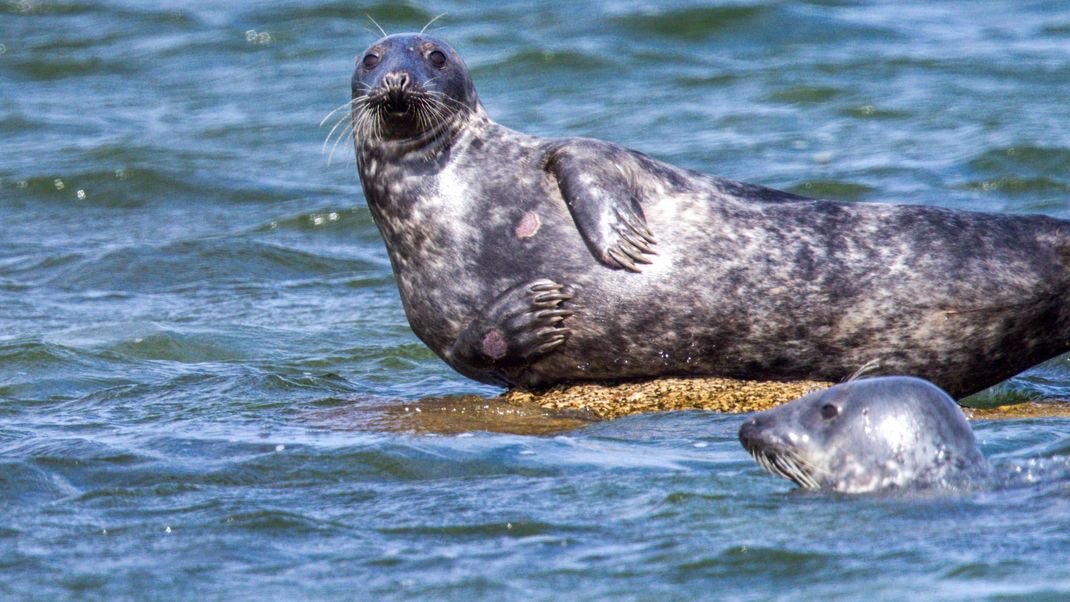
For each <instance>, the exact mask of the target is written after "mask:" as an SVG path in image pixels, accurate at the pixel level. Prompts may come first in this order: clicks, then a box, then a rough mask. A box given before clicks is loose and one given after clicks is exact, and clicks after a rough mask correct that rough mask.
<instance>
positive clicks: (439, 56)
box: [427, 50, 446, 67]
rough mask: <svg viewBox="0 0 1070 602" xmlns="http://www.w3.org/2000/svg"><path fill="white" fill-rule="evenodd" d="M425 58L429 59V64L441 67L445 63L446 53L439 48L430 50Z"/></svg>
mask: <svg viewBox="0 0 1070 602" xmlns="http://www.w3.org/2000/svg"><path fill="white" fill-rule="evenodd" d="M427 60H429V61H431V64H432V65H434V66H436V67H442V66H444V65H445V64H446V55H445V54H443V53H442V51H441V50H432V51H431V52H430V54H428V55H427Z"/></svg>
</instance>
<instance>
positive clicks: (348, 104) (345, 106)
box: [320, 98, 358, 127]
mask: <svg viewBox="0 0 1070 602" xmlns="http://www.w3.org/2000/svg"><path fill="white" fill-rule="evenodd" d="M357 101H358V99H357V98H351V99H349V100H347V101H345V102H343V103H342V104H340V105H338V106H337V107H335V108H334V109H332V110H331V112H330V113H327V114H326V115H324V116H323V119H320V127H323V124H325V123H327V120H328V119H330V118H331V115H334V114H335V113H337V112H338V111H341V110H342V109H350V110H352V109H353V105H354V104H355V103H356V102H357Z"/></svg>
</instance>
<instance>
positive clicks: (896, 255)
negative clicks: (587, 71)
mask: <svg viewBox="0 0 1070 602" xmlns="http://www.w3.org/2000/svg"><path fill="white" fill-rule="evenodd" d="M352 94H353V95H352V112H351V115H352V123H351V125H352V126H353V129H354V141H355V142H354V145H355V150H356V156H357V166H358V171H359V174H360V181H361V184H362V186H363V190H364V196H365V198H366V200H367V203H368V207H369V208H370V210H371V213H372V216H373V217H374V220H375V223H376V225H377V226H378V228H379V230H380V232H381V233H382V236H383V239H384V240H385V242H386V247H387V250H388V253H389V256H390V261H391V264H392V267H393V270H394V273H395V276H396V279H397V285H398V288H399V289H400V292H401V299H402V302H403V304H404V308H405V313H406V315H407V317H408V320H409V323H410V324H411V326H412V329H413V331H414V332H415V333H416V335H417V336H419V337H420V339H421V340H423V341H424V342H425V343H426V344H427V345H428V346H429V347H430V348H431V349H432V350H434V351H435V353H437V354H438V355H439V356H440V357H441V358H442V359H443V360H445V361H446V362H447V363H448V364H449V365H450V366H452V367H454V368H455V369H457V370H458V371H460V372H461V373H463V374H465V375H467V376H469V377H471V378H474V379H476V380H479V381H483V382H488V383H495V384H501V385H510V386H522V387H529V388H537V387H543V386H548V385H552V384H557V383H563V382H577V381H605V380H623V379H631V378H646V377H656V376H668V375H675V376H686V375H710V376H722V377H733V378H742V379H767V380H768V379H813V380H831V381H839V380H842V379H843V377H844V376H846V375H848V374H850V373H852V372H853V371H854V370H855V369H856V368H858V367H859V366H861V365H863V364H865V363H867V362H869V361H871V360H874V359H879V360H880V362H881V369H882V370H883V371H887V373H905V374H916V375H919V376H921V377H924V378H927V379H930V380H932V381H934V382H935V383H937V384H938V385H939V386H941V387H943V388H945V389H946V390H947V391H949V392H950V393H951V394H952V395H954V396H956V397H959V396H964V395H966V394H969V393H972V392H975V391H978V390H981V389H983V388H985V387H988V386H989V385H992V384H994V383H997V382H999V381H1001V380H1004V379H1006V378H1008V377H1010V376H1012V375H1014V374H1016V373H1018V372H1020V371H1022V370H1024V369H1025V368H1028V367H1030V366H1032V365H1034V364H1037V363H1039V362H1040V361H1043V360H1046V359H1048V358H1051V357H1053V356H1055V355H1057V354H1059V353H1062V352H1064V351H1067V350H1068V349H1070V304H1067V303H1066V291H1067V286H1068V270H1067V264H1068V262H1070V260H1068V258H1070V252H1068V251H1070V240H1068V239H1070V222H1066V221H1060V220H1057V219H1053V218H1051V217H1045V216H1040V215H1031V216H1010V215H995V214H986V213H974V212H957V211H952V210H948V209H944V208H938V207H929V206H897V205H888V204H876V203H841V202H834V201H825V200H814V199H808V198H804V197H801V196H797V195H794V194H789V193H786V192H781V191H778V190H773V189H769V188H764V187H761V186H755V185H752V184H746V183H741V182H735V181H731V180H726V179H722V178H718V177H713V176H708V175H705V174H701V173H698V172H694V171H689V170H686V169H681V168H679V167H675V166H673V165H669V164H666V163H663V162H661V161H657V160H655V159H652V158H650V157H648V156H647V155H644V154H643V153H641V152H637V151H633V150H629V149H627V148H623V147H621V146H618V145H616V144H611V143H608V142H603V141H599V140H592V139H583V138H538V137H533V136H528V135H525V134H522V133H519V132H516V131H514V130H511V129H508V128H506V127H504V126H502V125H499V124H497V123H495V122H494V121H492V120H491V119H490V117H488V115H487V113H486V111H485V110H484V108H483V106H482V104H481V103H480V100H479V97H478V95H477V93H476V89H475V87H474V85H473V83H472V80H471V77H470V76H469V73H468V70H467V68H466V66H465V63H464V61H463V60H462V59H461V57H460V56H459V55H458V54H457V52H455V51H454V50H453V49H452V48H451V47H450V46H448V45H447V44H446V43H444V42H443V41H441V40H438V39H436V38H434V37H432V36H429V35H421V34H398V35H391V36H387V37H384V38H383V39H380V40H379V41H377V42H375V43H374V44H372V45H371V47H370V48H368V49H367V50H366V51H364V52H363V53H361V54H360V55H359V57H358V59H357V63H356V67H355V70H354V72H353V78H352Z"/></svg>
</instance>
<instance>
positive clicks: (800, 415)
mask: <svg viewBox="0 0 1070 602" xmlns="http://www.w3.org/2000/svg"><path fill="white" fill-rule="evenodd" d="M739 440H740V442H741V443H742V444H743V447H744V448H746V450H747V451H748V452H750V454H751V455H752V456H754V459H755V460H757V461H758V463H759V464H761V465H762V466H763V467H764V468H765V469H766V470H768V471H769V472H771V473H773V474H776V475H779V476H782V477H784V478H786V479H790V480H792V481H794V482H795V483H796V484H798V485H800V486H802V487H805V488H808V489H831V490H834V491H839V492H844V493H866V492H873V491H880V490H887V489H900V488H916V487H929V486H963V485H968V484H969V483H971V482H972V481H974V480H976V479H977V478H979V477H981V476H983V475H985V474H987V472H988V470H989V469H988V462H987V461H986V460H985V459H984V456H982V455H981V452H980V451H979V450H978V449H977V442H976V440H975V439H974V436H973V431H972V430H971V429H970V425H969V423H968V422H966V417H965V416H964V415H963V413H962V410H960V409H959V407H958V405H957V404H956V403H955V402H954V400H952V399H951V397H949V396H948V395H947V393H944V392H943V391H941V390H940V389H939V388H938V387H936V386H935V385H933V384H932V383H930V382H926V381H924V380H921V379H917V378H912V377H907V376H885V377H877V378H863V379H860V380H854V381H851V382H847V383H843V384H839V385H835V386H833V387H830V388H828V389H825V390H824V391H817V392H815V393H811V394H809V395H806V396H804V397H800V398H799V399H796V400H794V401H791V402H788V403H786V404H784V405H782V406H779V407H776V408H773V409H771V410H766V411H764V412H761V413H759V414H757V415H755V416H754V417H752V418H750V419H749V420H747V421H746V422H744V423H743V426H742V427H740V429H739Z"/></svg>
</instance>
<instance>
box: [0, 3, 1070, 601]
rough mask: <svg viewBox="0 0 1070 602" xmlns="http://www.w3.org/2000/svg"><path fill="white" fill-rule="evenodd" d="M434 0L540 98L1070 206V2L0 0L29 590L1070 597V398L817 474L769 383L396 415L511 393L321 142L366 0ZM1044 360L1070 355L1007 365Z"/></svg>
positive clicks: (832, 164) (709, 156)
mask: <svg viewBox="0 0 1070 602" xmlns="http://www.w3.org/2000/svg"><path fill="white" fill-rule="evenodd" d="M441 12H446V13H447V15H446V16H445V17H443V18H442V19H440V20H439V21H438V22H436V24H435V25H434V26H433V31H434V32H435V33H436V34H438V35H439V36H441V37H443V38H445V39H446V40H448V41H450V42H451V43H452V44H453V45H454V46H456V47H457V48H458V50H459V51H460V52H461V53H462V55H463V56H464V57H465V58H466V59H467V61H468V63H469V65H470V66H471V68H472V72H473V76H474V78H475V82H476V85H477V87H478V89H479V91H480V93H481V96H482V98H483V101H484V103H485V105H486V106H487V109H488V111H489V112H490V114H491V115H492V117H494V118H495V119H496V120H497V121H499V122H501V123H504V124H506V125H509V126H512V127H514V128H517V129H521V130H524V131H527V132H530V133H534V134H539V135H571V136H593V137H598V138H603V139H608V140H613V141H616V142H620V143H623V144H626V145H628V146H631V147H634V148H637V149H640V150H642V151H644V152H647V153H649V154H651V155H654V156H656V157H658V158H661V159H664V160H667V161H671V162H674V163H677V164H680V165H684V166H687V167H690V168H694V169H699V170H702V171H706V172H710V173H715V174H718V175H722V176H727V177H732V178H737V179H742V180H747V181H752V182H757V183H761V184H765V185H769V186H774V187H779V188H783V189H787V190H791V191H794V192H798V193H802V194H807V195H812V196H826V197H832V198H839V199H844V200H849V201H859V202H869V201H892V202H906V203H932V204H938V205H943V206H948V207H954V208H958V209H976V210H988V211H1006V212H1042V213H1046V214H1050V215H1056V216H1060V217H1064V218H1070V93H1068V90H1070V88H1068V87H1067V82H1070V7H1068V6H1067V5H1066V4H1065V3H1056V2H1017V1H1010V0H1007V1H997V0H992V1H988V2H972V1H966V0H962V1H947V2H940V3H929V2H914V3H903V2H892V1H886V2H878V1H853V2H850V1H847V2H834V1H833V2H829V1H814V2H791V3H789V2H776V1H771V0H764V1H761V0H757V1H750V2H747V1H742V2H737V3H700V2H663V3H645V4H641V5H634V4H633V3H625V2H613V1H608V0H604V1H601V2H590V3H582V4H580V3H575V2H565V1H550V2H541V3H539V4H538V6H537V7H530V6H528V3H519V2H454V1H446V2H439V3H434V4H420V3H403V4H395V3H385V2H383V3H360V2H341V1H338V2H326V1H324V2H318V1H314V0H295V1H291V2H246V3H235V5H234V6H233V7H230V6H227V5H225V3H220V2H207V1H189V2H181V3H173V2H163V1H159V0H143V1H139V2H135V1H132V0H122V1H120V0H117V1H110V2H108V1H93V0H81V1H51V0H21V1H11V0H3V1H0V140H2V147H0V148H2V151H0V597H3V598H5V599H6V598H25V599H56V598H87V599H123V598H137V599H232V598H239V599H242V598H253V597H257V598H260V597H265V596H266V597H269V598H272V599H303V598H327V599H354V598H357V599H363V598H367V599H371V598H376V599H378V598H418V599H430V598H434V599H438V598H443V599H464V600H467V599H472V598H486V599H501V598H513V599H556V598H562V597H564V598H582V599H596V598H602V599H691V598H736V599H760V600H766V599H814V598H847V599H851V598H866V599H907V598H922V597H924V598H927V599H979V598H995V597H998V598H1000V599H1016V598H1017V599H1029V600H1035V599H1043V598H1045V597H1046V598H1049V599H1066V598H1067V597H1070V568H1068V566H1070V561H1068V559H1070V466H1068V464H1067V460H1066V458H1067V457H1068V456H1070V422H1067V421H1066V420H1060V419H1042V420H1010V421H998V422H976V423H974V427H975V429H976V431H977V435H978V438H979V440H980V442H981V445H982V448H983V450H984V452H985V453H986V454H987V455H988V456H989V457H990V458H991V459H992V460H993V462H994V464H995V465H996V466H997V468H998V472H999V474H1000V475H1001V476H1000V477H999V479H997V482H996V483H994V484H993V485H992V486H991V487H987V488H984V489H982V490H979V491H974V492H964V493H962V494H959V495H949V496H930V497H923V498H883V497H861V498H858V497H844V496H835V495H826V494H811V493H800V492H794V491H793V490H792V489H793V488H792V485H791V484H790V483H788V482H787V481H783V480H779V479H775V478H773V477H770V476H768V475H765V474H764V473H763V472H762V471H761V470H760V468H759V467H758V466H757V465H756V464H755V463H754V462H753V461H752V460H751V459H750V457H749V456H748V455H747V454H746V453H744V452H743V451H742V448H740V446H739V444H738V442H737V441H736V439H735V433H736V430H737V429H738V426H739V424H740V423H741V422H742V420H743V419H744V418H743V417H742V416H727V415H716V414H709V413H701V412H681V413H675V414H664V415H648V416H634V417H629V418H625V419H620V420H616V421H612V422H605V423H595V424H590V425H587V426H584V427H582V428H579V429H575V430H569V431H566V432H563V433H560V434H556V435H544V436H528V435H518V434H504V433H489V432H482V431H480V432H475V433H468V434H463V435H428V434H416V433H412V432H405V430H404V429H402V432H398V431H397V430H396V428H394V429H387V430H383V429H377V428H373V427H374V426H375V424H377V423H374V421H371V420H369V419H368V418H367V414H366V412H365V409H366V408H367V407H369V404H371V405H375V406H376V407H381V406H383V405H387V406H390V405H412V406H413V407H414V408H415V407H418V405H419V403H420V402H418V401H417V400H419V399H421V398H425V397H429V396H439V395H453V394H462V393H477V394H484V395H490V394H493V393H496V390H494V389H491V388H488V387H485V386H481V385H478V384H476V383H473V382H471V381H468V380H466V379H464V378H463V377H461V376H459V375H458V374H455V373H454V372H452V371H451V370H450V369H449V368H448V367H446V366H445V365H444V364H442V363H441V362H440V361H439V360H437V358H435V356H434V355H433V354H432V353H431V352H429V351H428V350H427V349H426V348H424V347H423V345H422V344H421V343H420V342H419V341H418V340H417V339H416V338H415V337H414V336H413V335H412V333H411V332H410V331H409V329H408V326H407V324H406V322H405V318H404V315H403V312H402V309H401V305H400V301H399V299H398V297H397V292H396V289H395V287H394V284H393V280H392V276H391V273H390V267H389V262H388V260H387V258H386V254H385V250H384V248H383V245H382V242H381V241H380V239H379V237H378V233H377V232H376V230H375V227H374V225H373V223H372V221H371V218H370V215H369V213H368V210H367V209H366V207H365V205H364V202H363V199H362V198H361V194H360V188H359V185H358V182H357V177H356V174H355V169H354V166H353V161H352V150H351V149H350V148H345V145H344V144H343V145H341V148H339V149H338V150H336V152H335V154H334V157H333V160H332V161H331V163H330V164H328V162H327V158H326V156H325V154H324V153H323V152H322V151H321V148H322V143H323V141H324V139H325V137H326V136H327V133H328V130H327V128H320V127H319V122H320V120H321V118H322V117H323V116H324V115H326V114H327V113H328V112H329V111H330V110H331V109H333V108H334V107H336V106H338V105H340V104H342V103H343V102H345V101H346V100H347V99H348V94H349V91H348V90H349V75H350V71H351V69H352V65H353V57H354V56H355V55H357V54H358V53H359V52H360V51H361V50H362V49H363V48H364V47H365V46H367V45H368V44H369V43H370V42H372V41H373V40H374V39H375V38H376V37H377V34H375V33H373V31H374V29H375V28H374V26H373V25H371V23H370V22H369V21H368V20H367V19H366V18H365V14H371V15H372V16H374V17H375V18H376V20H377V21H379V23H381V24H382V25H383V26H384V27H385V28H387V29H388V30H390V31H403V30H412V29H419V28H420V27H422V26H423V25H424V24H425V23H426V22H427V21H429V20H430V19H431V18H432V17H434V16H435V15H437V14H439V13H441ZM327 150H328V151H329V150H330V149H329V148H328V149H327ZM1039 397H1044V398H1070V366H1068V365H1067V362H1066V360H1065V359H1062V358H1060V359H1057V360H1055V361H1052V362H1049V363H1047V364H1045V365H1044V366H1043V367H1041V368H1039V369H1037V370H1034V371H1032V372H1031V373H1029V374H1027V375H1024V376H1022V377H1019V378H1017V379H1014V380H1012V381H1011V382H1010V383H1008V384H1006V385H1004V386H1002V387H1001V388H999V389H998V390H996V391H994V392H991V393H989V394H987V396H982V397H980V398H979V399H978V400H975V401H977V403H982V404H983V403H994V402H995V401H1005V400H1007V399H1011V400H1017V399H1030V398H1039ZM395 427H396V425H395Z"/></svg>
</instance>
